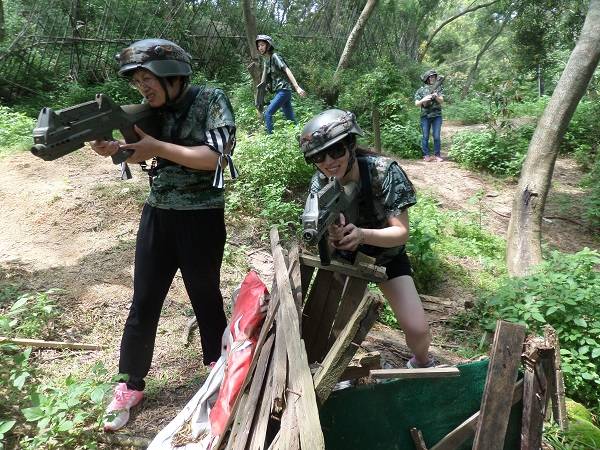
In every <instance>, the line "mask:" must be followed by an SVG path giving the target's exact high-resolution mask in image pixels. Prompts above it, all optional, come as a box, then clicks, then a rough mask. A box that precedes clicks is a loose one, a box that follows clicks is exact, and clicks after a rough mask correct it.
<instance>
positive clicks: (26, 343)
mask: <svg viewBox="0 0 600 450" xmlns="http://www.w3.org/2000/svg"><path fill="white" fill-rule="evenodd" d="M0 344H13V345H18V346H21V347H33V348H55V349H64V348H66V349H69V350H103V349H104V348H105V347H104V346H103V345H97V344H83V343H80V342H64V341H43V340H40V339H25V338H11V337H6V336H0Z"/></svg>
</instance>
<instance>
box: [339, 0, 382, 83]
mask: <svg viewBox="0 0 600 450" xmlns="http://www.w3.org/2000/svg"><path fill="white" fill-rule="evenodd" d="M375 6H377V0H367V3H366V4H365V7H364V8H363V10H362V12H361V13H360V16H359V17H358V20H357V21H356V24H354V28H352V31H351V32H350V34H349V35H348V40H347V41H346V46H345V47H344V51H343V52H342V56H341V57H340V61H339V62H338V66H337V69H336V70H335V76H337V75H339V74H340V72H342V70H344V69H346V68H347V67H348V66H349V65H350V58H352V55H353V54H354V52H355V51H356V49H357V48H358V44H359V42H360V37H361V36H362V33H363V30H364V28H365V26H366V24H367V21H368V20H369V17H370V16H371V13H372V12H373V10H374V9H375Z"/></svg>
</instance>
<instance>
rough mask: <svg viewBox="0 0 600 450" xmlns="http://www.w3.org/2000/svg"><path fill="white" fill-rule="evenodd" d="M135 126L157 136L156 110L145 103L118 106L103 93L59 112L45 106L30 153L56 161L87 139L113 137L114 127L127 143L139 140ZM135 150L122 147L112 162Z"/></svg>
mask: <svg viewBox="0 0 600 450" xmlns="http://www.w3.org/2000/svg"><path fill="white" fill-rule="evenodd" d="M134 125H138V126H139V127H140V128H141V129H143V130H144V131H145V132H146V133H148V134H150V135H151V136H155V135H156V134H157V129H158V127H157V116H156V112H155V111H153V110H152V108H150V106H148V105H144V104H139V105H125V106H119V105H117V104H116V103H114V102H113V101H112V100H111V99H110V98H109V97H107V96H106V95H104V94H97V95H96V99H95V100H92V101H89V102H85V103H81V104H79V105H75V106H71V107H69V108H65V109H61V110H58V111H54V110H53V109H52V108H47V107H46V108H42V110H41V111H40V114H39V116H38V120H37V124H36V127H35V128H34V129H33V142H34V145H33V147H32V148H31V153H33V154H34V155H35V156H38V157H39V158H42V159H43V160H44V161H53V160H55V159H58V158H61V157H63V156H65V155H68V154H69V153H71V152H74V151H75V150H78V149H80V148H82V147H83V146H84V144H85V142H88V141H94V140H111V139H112V133H113V131H114V130H119V131H120V132H121V134H122V135H123V137H124V138H125V142H127V143H132V142H137V141H139V137H138V135H137V134H136V133H135V131H134V129H133V126H134ZM132 153H133V150H119V152H118V153H116V154H115V155H113V156H112V160H113V163H115V164H120V163H123V162H124V161H126V160H127V158H129V156H131V154H132Z"/></svg>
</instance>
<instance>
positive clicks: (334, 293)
mask: <svg viewBox="0 0 600 450" xmlns="http://www.w3.org/2000/svg"><path fill="white" fill-rule="evenodd" d="M321 272H322V270H321ZM347 280H348V277H346V276H344V275H340V274H334V276H333V280H332V283H331V287H330V289H329V292H328V294H327V299H326V300H325V304H324V307H323V311H322V312H321V314H319V316H318V318H319V320H318V321H317V322H316V323H313V330H314V333H313V334H312V336H310V339H311V341H310V342H311V343H310V344H309V346H308V347H307V353H308V356H309V358H310V362H315V361H322V360H323V358H324V357H325V355H326V354H327V351H328V350H329V348H330V347H331V344H330V343H329V335H330V333H331V327H332V326H333V322H334V320H335V317H336V314H337V311H338V307H339V304H340V300H341V298H342V292H344V287H345V286H346V281H347ZM364 283H365V284H366V281H364ZM313 319H314V318H313ZM302 337H303V338H304V339H305V340H306V341H305V342H309V341H308V339H309V337H308V336H304V335H303V336H302Z"/></svg>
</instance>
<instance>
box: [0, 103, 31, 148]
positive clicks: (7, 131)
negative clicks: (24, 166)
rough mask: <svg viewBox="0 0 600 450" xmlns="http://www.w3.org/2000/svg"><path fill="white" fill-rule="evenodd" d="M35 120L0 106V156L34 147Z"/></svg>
mask: <svg viewBox="0 0 600 450" xmlns="http://www.w3.org/2000/svg"><path fill="white" fill-rule="evenodd" d="M32 129H33V120H32V119H31V118H30V117H27V116H26V115H25V114H23V113H19V112H16V111H14V110H12V109H11V108H8V107H6V106H0V155H2V154H5V153H8V152H11V151H15V150H22V149H23V148H26V147H31V145H33V139H32V138H31V130H32Z"/></svg>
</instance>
